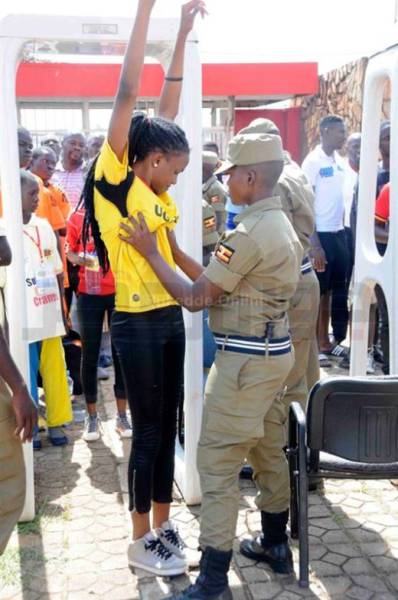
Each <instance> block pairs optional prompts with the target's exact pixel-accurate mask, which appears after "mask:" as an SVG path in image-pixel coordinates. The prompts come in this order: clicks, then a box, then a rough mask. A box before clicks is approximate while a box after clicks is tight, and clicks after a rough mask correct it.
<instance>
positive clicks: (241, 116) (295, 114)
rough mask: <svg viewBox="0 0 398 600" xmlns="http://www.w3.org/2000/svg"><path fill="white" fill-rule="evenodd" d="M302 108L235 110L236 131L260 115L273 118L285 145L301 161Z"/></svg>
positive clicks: (294, 157)
mask: <svg viewBox="0 0 398 600" xmlns="http://www.w3.org/2000/svg"><path fill="white" fill-rule="evenodd" d="M300 110H301V109H300V108H299V107H294V108H286V109H275V110H272V109H268V110H267V109H261V110H245V109H239V108H238V109H237V110H236V111H235V132H238V131H239V130H240V129H242V128H243V127H246V126H247V125H249V123H251V122H252V121H253V120H254V119H258V118H260V117H262V118H265V119H271V121H273V122H274V123H275V125H276V126H277V127H278V129H279V130H280V132H281V136H282V140H283V147H284V148H285V149H286V150H288V151H289V152H290V154H291V155H292V157H293V159H294V160H296V161H297V162H299V163H301V160H302V157H301V154H300V152H301V119H300Z"/></svg>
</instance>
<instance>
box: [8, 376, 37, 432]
mask: <svg viewBox="0 0 398 600" xmlns="http://www.w3.org/2000/svg"><path fill="white" fill-rule="evenodd" d="M11 405H12V408H13V410H14V414H15V420H16V422H17V427H16V429H15V432H14V433H15V435H16V436H20V435H21V434H22V435H21V440H22V442H30V441H31V440H32V436H33V428H34V426H35V425H36V423H37V410H36V407H35V405H34V403H33V400H32V398H31V397H30V394H29V392H28V389H27V387H26V386H25V385H23V386H21V387H20V389H19V390H18V391H16V392H14V394H13V396H12V400H11Z"/></svg>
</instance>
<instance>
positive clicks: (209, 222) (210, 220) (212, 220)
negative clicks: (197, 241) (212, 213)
mask: <svg viewBox="0 0 398 600" xmlns="http://www.w3.org/2000/svg"><path fill="white" fill-rule="evenodd" d="M203 225H204V226H205V228H206V229H211V228H212V227H215V226H216V219H215V217H207V219H203Z"/></svg>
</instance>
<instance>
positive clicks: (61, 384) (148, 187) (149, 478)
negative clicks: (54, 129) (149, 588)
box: [0, 0, 390, 600]
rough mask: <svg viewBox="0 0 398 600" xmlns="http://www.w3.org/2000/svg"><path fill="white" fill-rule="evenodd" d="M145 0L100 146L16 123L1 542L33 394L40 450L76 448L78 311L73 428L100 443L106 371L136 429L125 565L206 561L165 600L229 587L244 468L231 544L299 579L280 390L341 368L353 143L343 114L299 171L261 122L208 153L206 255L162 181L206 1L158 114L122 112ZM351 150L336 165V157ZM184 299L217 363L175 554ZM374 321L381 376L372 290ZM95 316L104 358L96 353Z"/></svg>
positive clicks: (178, 146)
mask: <svg viewBox="0 0 398 600" xmlns="http://www.w3.org/2000/svg"><path fill="white" fill-rule="evenodd" d="M154 4H155V0H139V3H138V10H137V15H136V20H135V24H134V27H133V30H132V33H131V37H130V40H129V43H128V46H127V50H126V55H125V58H124V63H123V67H122V72H121V78H120V83H119V87H118V91H117V95H116V97H115V102H114V107H113V110H112V116H111V120H110V124H109V129H108V133H107V136H106V138H105V137H104V136H100V135H91V136H90V137H89V138H86V136H85V135H83V134H82V133H81V132H70V133H67V134H65V135H64V137H63V139H62V141H59V140H58V139H57V137H56V136H48V137H46V138H44V139H43V140H42V141H41V144H40V146H38V147H36V148H35V147H34V144H33V141H32V136H31V134H30V132H29V131H27V130H26V129H25V128H23V127H19V129H18V146H19V161H20V181H21V199H20V201H21V209H22V220H23V230H22V231H23V244H24V263H25V284H26V285H25V290H26V304H27V307H28V311H27V315H28V321H27V326H26V330H25V331H24V336H25V339H26V341H27V342H28V343H29V361H30V390H29V391H28V390H27V387H26V385H25V384H24V382H23V379H22V377H21V375H20V374H19V372H18V370H17V368H16V366H15V364H14V362H13V360H12V357H11V355H10V353H9V350H8V347H7V318H6V315H7V311H6V305H5V301H4V293H3V291H4V287H5V285H6V276H5V266H7V265H8V264H10V262H11V260H12V256H11V252H10V248H9V246H8V243H7V238H6V236H7V224H6V223H4V219H1V220H0V292H1V297H0V300H1V302H0V315H1V319H2V320H1V327H2V329H1V332H2V333H1V335H0V354H1V361H0V395H1V400H2V402H0V410H1V413H0V433H1V435H0V440H1V444H3V443H4V444H8V446H9V449H10V455H11V454H12V456H13V459H12V460H11V461H10V466H9V471H7V473H6V479H7V482H8V483H7V485H8V489H7V496H6V497H7V498H9V499H10V500H9V502H7V503H6V504H4V503H2V506H1V507H0V552H1V551H2V550H3V549H4V547H5V544H6V541H7V539H8V536H9V534H10V532H11V530H12V527H13V525H14V523H15V520H16V519H17V518H18V516H19V514H20V511H21V509H22V505H23V497H24V494H23V485H24V484H23V461H22V455H21V447H20V443H19V439H21V440H22V441H26V440H30V439H33V446H34V449H35V450H38V451H39V450H40V449H41V445H42V440H41V437H40V435H41V433H40V430H39V426H38V423H37V414H36V412H37V411H36V408H37V407H38V406H39V388H43V392H44V396H43V398H44V402H45V407H46V413H45V414H46V425H47V433H48V439H49V441H50V442H51V444H53V445H54V446H62V445H65V444H67V443H68V438H67V435H66V434H65V430H64V428H63V425H64V424H66V423H68V422H70V421H71V420H72V418H73V413H72V402H71V395H70V391H71V390H70V376H69V373H68V365H67V361H66V359H65V352H64V342H65V339H67V338H68V335H70V330H71V323H72V316H73V314H74V311H75V314H76V315H77V323H78V325H77V328H78V330H79V336H80V338H81V347H82V355H81V368H80V373H81V385H82V391H83V395H84V400H85V403H86V407H87V418H86V422H85V426H84V431H83V433H82V435H83V439H84V440H86V441H87V442H92V441H95V440H98V439H99V437H100V435H101V425H100V419H99V416H98V412H97V399H98V383H97V380H98V378H99V377H101V376H103V375H104V373H103V370H104V366H105V367H106V366H109V364H111V363H112V364H113V367H114V374H115V383H114V394H115V401H116V405H117V418H116V428H117V431H118V432H119V434H120V435H121V436H122V437H126V438H128V437H132V446H131V453H130V460H129V464H128V486H129V509H130V511H131V516H132V527H133V539H132V541H131V542H130V544H129V547H128V559H129V564H130V565H131V566H133V567H140V568H142V569H145V570H147V571H149V572H151V573H154V574H156V575H178V574H180V573H183V572H185V570H186V569H187V568H188V567H190V566H197V565H198V564H199V565H200V574H199V576H198V578H197V580H196V582H195V583H194V584H193V585H192V586H190V587H189V588H188V589H187V590H185V591H183V592H182V593H180V594H179V595H178V596H175V597H174V598H175V600H177V599H180V600H184V599H192V600H195V599H196V600H201V599H206V598H207V599H214V600H217V599H218V600H226V599H229V598H232V594H231V591H230V589H229V587H228V578H227V573H228V570H229V565H230V561H231V557H232V544H233V539H234V537H235V528H236V521H237V515H238V503H239V490H238V477H239V472H240V470H241V468H242V465H243V464H244V463H245V461H247V463H248V464H249V465H250V466H251V468H252V476H253V480H254V481H255V483H256V486H257V489H258V495H257V498H256V503H257V506H258V508H259V510H260V511H261V525H262V532H261V534H260V536H258V537H255V538H252V539H248V540H245V541H243V542H242V543H241V546H240V552H241V553H242V554H243V555H244V556H246V557H248V558H250V559H253V560H255V561H264V562H267V563H268V564H269V565H270V566H271V568H272V569H273V570H274V571H276V572H279V573H291V572H292V570H293V560H292V553H291V550H290V548H289V544H288V537H287V523H288V518H289V510H288V507H289V473H288V468H287V462H286V458H285V454H284V447H285V445H286V420H287V413H288V407H289V405H290V403H291V402H292V401H298V402H300V403H301V405H302V406H303V408H305V405H306V400H307V397H308V392H309V390H310V389H311V387H312V386H313V384H314V383H315V382H316V381H317V380H318V379H319V377H320V369H319V367H320V366H330V364H331V362H330V361H331V360H335V359H338V360H339V361H341V363H340V364H341V366H342V367H344V366H345V367H347V366H349V345H347V340H349V324H350V282H351V279H352V274H353V272H354V270H355V264H354V243H355V222H356V211H357V202H358V171H359V161H360V145H361V134H360V133H359V132H353V133H351V135H350V136H349V137H348V139H346V133H347V132H346V127H345V123H344V121H343V119H342V118H341V117H339V116H335V115H328V116H326V117H325V118H323V119H322V120H321V122H320V144H319V146H317V147H316V148H315V149H314V150H312V151H311V152H310V153H309V154H308V156H307V157H306V158H305V160H304V162H303V164H302V167H299V165H298V164H296V163H295V162H294V161H293V160H292V158H291V156H290V155H289V153H288V152H287V151H286V150H285V149H284V148H283V146H282V139H281V136H280V131H279V129H278V127H277V126H276V124H275V123H274V122H273V121H271V120H269V119H256V120H255V121H253V122H252V123H250V124H249V125H248V126H247V127H245V128H244V129H242V130H241V131H239V132H238V134H237V135H236V136H235V137H234V138H233V139H232V140H231V141H230V143H229V146H228V152H227V159H226V160H225V161H222V160H220V156H219V151H218V147H217V146H216V145H215V144H214V143H211V142H209V143H207V144H205V145H204V148H203V164H202V185H203V188H202V189H203V194H202V211H203V215H202V235H203V261H202V264H198V263H197V262H196V261H194V260H193V259H192V258H191V257H190V256H188V255H187V254H186V253H185V252H184V250H183V249H182V248H181V247H180V246H179V244H178V242H177V239H176V236H175V233H174V229H175V226H176V223H177V221H178V218H179V211H178V208H177V206H176V204H175V202H174V200H173V199H172V197H171V196H170V195H169V193H168V189H169V188H170V187H171V186H172V185H174V184H175V183H176V182H177V179H178V176H179V175H180V174H181V173H182V172H183V171H184V169H185V168H186V166H187V165H188V162H189V155H190V147H189V143H188V140H187V138H186V135H185V133H184V131H183V130H182V129H181V128H180V127H179V126H178V125H176V124H175V122H174V119H175V117H176V115H177V112H178V106H179V100H180V95H181V87H182V80H183V66H184V49H185V42H186V39H187V36H188V35H189V32H190V31H191V29H192V27H193V23H194V20H195V17H196V15H197V14H198V13H201V14H202V16H203V15H205V13H206V8H205V4H204V2H203V1H202V0H190V1H189V2H187V3H186V4H185V5H184V6H183V9H182V17H181V24H180V29H179V33H178V37H177V40H176V44H175V49H174V54H173V57H172V61H171V64H170V67H169V69H168V72H167V74H166V76H165V80H164V86H163V89H162V94H161V99H160V103H159V109H158V114H157V115H156V116H154V117H148V116H146V115H145V114H143V113H134V108H135V105H136V101H137V94H138V89H139V82H140V76H141V71H142V66H143V61H144V56H145V43H146V36H147V31H148V26H149V23H150V16H151V12H152V8H153V6H154ZM389 135H390V125H389V123H388V122H383V123H382V124H381V129H380V152H381V156H382V163H381V165H380V170H379V173H378V181H377V194H376V196H377V201H376V210H375V232H376V239H377V242H378V244H379V248H380V252H381V253H383V251H385V248H386V244H387V242H388V222H389V184H388V181H389ZM344 146H346V150H347V158H346V159H344V158H342V156H341V155H340V154H339V152H338V151H339V150H341V149H342V148H343V147H344ZM225 183H227V186H226V185H225ZM375 200H376V198H375ZM182 210H189V206H183V208H182ZM177 266H178V267H179V269H180V270H181V271H182V273H183V274H184V276H181V275H180V274H179V273H178V272H177V271H176V267H177ZM182 307H185V308H186V309H188V310H190V311H199V310H202V311H203V314H204V333H205V335H204V340H205V363H206V365H205V366H206V367H209V368H210V371H209V374H208V377H207V382H206V387H205V393H204V396H205V401H204V412H203V420H202V429H201V434H200V439H199V443H198V469H199V474H200V481H201V488H202V494H203V500H202V508H201V520H200V527H201V530H200V540H199V545H200V550H199V549H192V548H188V547H187V546H186V544H185V543H184V540H182V539H181V536H180V534H179V532H178V529H177V528H176V526H175V524H174V523H173V521H172V520H171V519H170V504H171V501H172V487H173V477H174V452H175V438H176V424H177V411H178V408H179V406H180V404H181V395H182V392H183V384H184V381H183V370H184V353H185V331H184V321H183V316H182ZM372 312H373V315H374V316H373V319H371V320H370V323H371V325H370V328H369V361H368V373H374V372H375V368H374V361H375V360H376V359H377V360H379V361H381V362H382V368H383V371H384V372H385V373H388V372H389V366H388V313H387V308H386V304H385V300H384V298H383V295H382V292H381V290H380V289H377V288H376V292H375V298H374V303H373V306H372ZM104 323H105V325H106V326H107V327H108V328H109V327H110V346H109V348H108V353H109V354H110V356H107V355H106V352H105V354H103V355H102V356H101V343H102V340H103V338H104V337H106V336H104ZM330 331H331V333H330ZM343 342H346V344H345V345H343ZM348 344H349V343H348ZM101 361H102V362H101ZM105 376H107V373H106V372H105ZM75 383H76V385H77V382H75ZM6 384H7V385H6ZM7 386H8V387H7ZM32 399H33V401H32ZM3 400H4V402H3ZM127 407H128V408H129V412H130V415H129V414H128V410H127ZM15 417H16V420H17V425H16V430H15V432H14V429H15V427H14V426H13V425H12V424H13V422H14V418H15ZM130 417H131V420H130ZM3 430H4V431H3ZM132 432H133V433H134V435H133V436H132ZM3 433H4V435H3ZM15 433H16V434H17V436H20V435H21V438H18V439H17V438H16V436H15V435H14V434H15ZM3 440H4V442H3ZM2 480H3V465H2V474H1V477H0V485H2V483H1V481H2ZM4 506H8V507H9V508H7V509H5V508H4Z"/></svg>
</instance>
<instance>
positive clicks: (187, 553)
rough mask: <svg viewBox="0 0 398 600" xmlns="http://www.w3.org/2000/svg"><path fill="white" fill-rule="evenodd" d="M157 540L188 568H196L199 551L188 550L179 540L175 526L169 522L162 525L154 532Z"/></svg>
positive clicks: (180, 539)
mask: <svg viewBox="0 0 398 600" xmlns="http://www.w3.org/2000/svg"><path fill="white" fill-rule="evenodd" d="M156 533H157V534H158V535H159V539H160V541H161V542H162V544H163V546H165V547H166V548H167V549H168V550H170V552H172V553H173V554H175V555H176V556H178V557H179V558H182V559H184V560H185V562H186V563H187V565H188V567H197V566H198V565H199V562H200V559H201V556H202V553H201V552H199V550H193V549H192V548H188V546H187V545H186V543H185V542H184V540H183V539H182V538H181V536H180V534H179V531H178V527H177V525H176V524H175V523H174V522H173V521H171V520H169V521H166V522H165V523H163V524H162V527H161V528H160V529H157V530H156Z"/></svg>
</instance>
